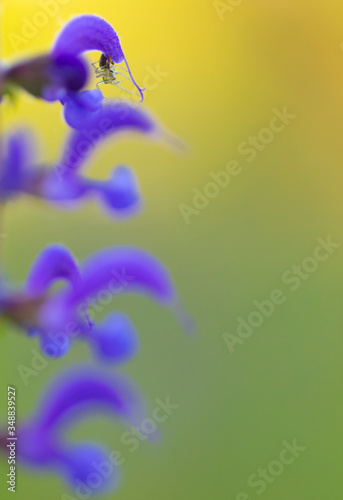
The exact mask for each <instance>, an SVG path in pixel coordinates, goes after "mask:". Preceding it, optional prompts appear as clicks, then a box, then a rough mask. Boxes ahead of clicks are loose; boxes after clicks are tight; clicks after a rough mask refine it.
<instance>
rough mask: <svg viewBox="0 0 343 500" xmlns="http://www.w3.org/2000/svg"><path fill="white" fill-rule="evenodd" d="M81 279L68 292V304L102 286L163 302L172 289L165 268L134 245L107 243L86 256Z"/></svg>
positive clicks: (171, 295) (172, 296)
mask: <svg viewBox="0 0 343 500" xmlns="http://www.w3.org/2000/svg"><path fill="white" fill-rule="evenodd" d="M81 275H82V279H81V281H80V283H79V285H78V286H77V287H76V288H75V289H74V290H73V291H71V292H70V293H69V302H70V304H77V303H82V302H83V301H84V300H85V299H86V298H87V297H88V296H90V295H93V294H94V293H97V292H99V291H100V290H102V289H104V288H106V289H108V290H110V291H112V293H144V294H147V295H150V296H151V297H152V298H153V299H155V300H157V301H158V302H161V303H164V304H166V305H171V304H173V302H174V300H175V298H176V293H175V289H174V285H173V283H172V280H171V277H170V275H169V273H168V271H167V270H166V268H165V267H164V266H163V265H162V264H161V262H159V261H158V260H157V259H156V258H155V257H153V256H152V255H151V254H149V253H148V252H146V251H144V250H141V249H137V248H134V247H125V246H124V247H110V248H107V249H104V250H100V251H99V252H97V253H96V254H95V255H93V256H92V257H89V258H88V259H87V260H86V261H85V262H84V263H83V264H82V266H81Z"/></svg>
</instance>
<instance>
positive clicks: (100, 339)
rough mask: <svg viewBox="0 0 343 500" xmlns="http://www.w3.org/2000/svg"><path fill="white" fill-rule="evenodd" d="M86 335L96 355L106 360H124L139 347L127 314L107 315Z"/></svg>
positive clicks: (130, 356)
mask: <svg viewBox="0 0 343 500" xmlns="http://www.w3.org/2000/svg"><path fill="white" fill-rule="evenodd" d="M87 337H88V340H89V342H90V343H91V345H92V347H93V351H94V354H95V355H96V357H98V358H99V359H100V360H102V361H106V362H111V363H113V362H114V363H123V362H126V361H128V360H129V359H131V358H132V357H133V356H134V355H135V354H136V353H137V351H138V348H139V337H138V335H137V332H136V329H135V328H134V326H133V324H132V322H131V320H130V319H129V318H128V316H126V314H123V313H120V312H116V313H112V314H110V315H109V316H107V317H106V319H105V321H104V323H103V324H102V325H99V326H95V328H93V329H92V330H90V331H89V334H88V336H87Z"/></svg>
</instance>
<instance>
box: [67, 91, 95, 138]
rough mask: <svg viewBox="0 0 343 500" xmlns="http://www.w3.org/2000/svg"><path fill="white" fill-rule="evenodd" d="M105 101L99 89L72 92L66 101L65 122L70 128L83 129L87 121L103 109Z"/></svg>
mask: <svg viewBox="0 0 343 500" xmlns="http://www.w3.org/2000/svg"><path fill="white" fill-rule="evenodd" d="M103 99H104V97H103V95H102V93H101V92H100V90H98V89H96V90H84V91H82V92H70V93H69V94H68V95H67V96H66V98H65V99H64V109H63V113H64V118H65V121H66V122H67V123H68V125H70V127H73V128H76V129H80V128H83V127H84V123H85V120H87V119H88V118H89V117H90V116H91V115H93V113H95V112H97V111H99V110H100V109H101V106H102V101H103Z"/></svg>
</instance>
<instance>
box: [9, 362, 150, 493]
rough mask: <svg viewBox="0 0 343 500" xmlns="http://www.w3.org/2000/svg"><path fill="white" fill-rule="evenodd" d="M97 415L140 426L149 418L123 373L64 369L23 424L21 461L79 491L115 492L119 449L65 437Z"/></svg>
mask: <svg viewBox="0 0 343 500" xmlns="http://www.w3.org/2000/svg"><path fill="white" fill-rule="evenodd" d="M98 414H105V415H108V416H111V417H114V418H115V419H116V420H117V421H118V422H120V423H121V424H124V425H125V426H128V425H134V426H138V427H139V426H140V424H141V422H142V421H143V419H144V417H145V411H144V405H143V401H142V398H141V396H140V393H139V392H138V390H137V389H136V388H135V387H134V386H133V385H132V383H131V382H129V380H128V379H127V378H125V377H124V376H122V375H119V374H113V373H111V374H110V375H109V374H108V373H106V372H103V371H99V370H96V369H94V368H92V367H77V368H72V369H67V370H65V371H64V373H63V374H62V375H59V376H58V377H57V378H55V380H53V381H52V382H50V383H49V384H48V386H47V387H46V389H45V392H44V393H43V395H42V396H41V399H40V402H39V404H38V405H37V406H36V408H35V411H34V413H33V414H32V415H31V416H30V417H29V418H28V419H27V420H26V421H24V422H21V423H19V425H18V443H20V446H18V459H19V462H20V463H22V464H23V465H24V466H26V467H28V468H30V469H32V470H33V471H37V472H39V471H42V470H44V471H51V472H54V473H56V474H58V475H60V476H62V478H63V479H64V480H65V481H66V482H67V483H68V485H69V486H70V487H71V488H72V489H73V490H74V491H75V492H78V491H80V490H84V489H88V490H91V493H93V494H104V493H107V492H110V491H112V490H113V489H114V488H115V487H116V486H117V484H118V479H119V469H118V457H117V456H116V453H115V452H113V450H110V449H106V448H104V447H103V446H100V445H98V444H96V443H92V442H81V443H74V442H71V441H69V440H68V439H67V437H66V435H65V434H66V431H68V430H69V429H70V428H71V427H73V426H75V425H77V423H78V422H79V421H81V420H84V418H85V417H86V418H91V417H92V416H97V415H98ZM153 437H154V436H153V434H151V436H150V438H153ZM104 469H106V471H105V473H104V474H102V473H100V474H99V471H103V470H104ZM99 478H100V479H99Z"/></svg>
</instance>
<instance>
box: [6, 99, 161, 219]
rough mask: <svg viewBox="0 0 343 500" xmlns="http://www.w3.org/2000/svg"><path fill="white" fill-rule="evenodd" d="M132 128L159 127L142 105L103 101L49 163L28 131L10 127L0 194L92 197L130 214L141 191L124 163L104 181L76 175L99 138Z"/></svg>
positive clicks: (54, 199) (150, 130)
mask: <svg viewBox="0 0 343 500" xmlns="http://www.w3.org/2000/svg"><path fill="white" fill-rule="evenodd" d="M95 92H97V91H95ZM92 95H94V93H93V94H92ZM80 98H82V94H80ZM66 106H67V107H68V105H66ZM132 130H133V131H137V132H140V133H142V134H146V135H148V134H150V135H153V134H154V133H155V131H157V130H158V128H157V125H156V123H155V122H154V120H153V119H152V118H151V117H150V115H149V114H148V113H147V112H146V111H144V110H142V109H138V108H133V107H132V106H130V105H128V104H124V103H121V104H107V105H104V106H102V107H101V108H100V109H98V110H97V111H95V112H94V115H93V116H90V115H88V119H87V120H83V127H82V130H76V131H73V132H71V133H70V135H69V137H68V138H67V141H66V145H65V147H64V151H63V153H62V158H61V160H60V161H58V162H57V163H56V164H55V165H54V166H53V167H52V168H47V167H42V166H37V165H36V161H35V157H34V154H33V151H32V146H31V145H32V142H33V140H32V137H30V136H29V134H28V133H27V132H24V131H17V132H15V133H13V134H12V135H11V136H10V137H9V139H8V142H7V148H6V150H5V153H3V155H2V156H0V166H1V169H0V198H1V199H2V200H7V199H11V198H13V197H15V196H18V195H19V194H29V195H31V196H36V197H38V198H42V199H44V200H46V201H48V202H51V203H54V204H57V205H59V206H67V207H68V206H73V205H75V203H76V202H79V201H81V200H83V199H86V198H89V197H96V198H98V199H100V200H101V201H102V203H103V205H104V207H105V208H106V210H107V211H108V212H109V213H111V214H114V215H116V216H125V215H132V214H133V213H135V212H136V211H137V209H138V208H139V206H140V194H139V188H138V184H137V181H136V177H135V175H134V173H133V172H132V170H130V169H129V167H126V166H118V167H116V168H115V169H114V170H113V171H112V173H111V175H110V177H109V179H108V180H105V181H99V180H94V179H88V178H85V177H83V176H81V175H80V170H81V168H82V167H83V166H84V165H85V164H86V161H87V160H88V158H89V156H90V154H91V153H92V152H93V151H94V149H95V148H96V147H97V146H98V145H99V144H100V143H101V141H103V140H104V139H106V138H107V137H109V136H111V135H112V136H115V135H117V134H118V133H119V132H123V131H132Z"/></svg>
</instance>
